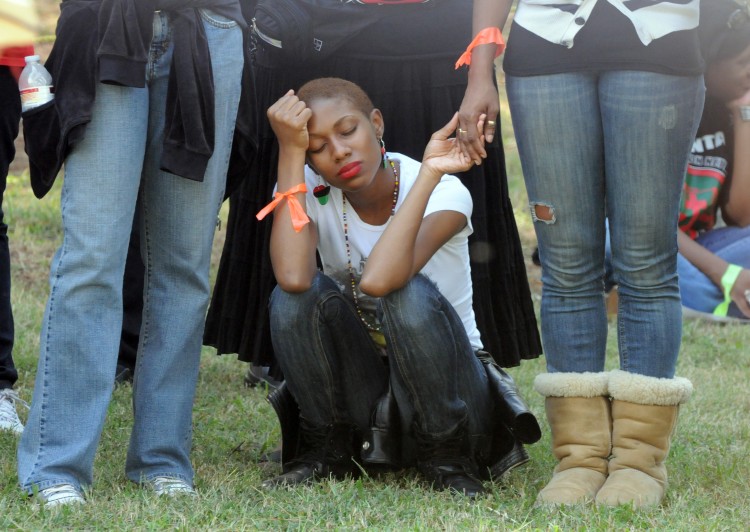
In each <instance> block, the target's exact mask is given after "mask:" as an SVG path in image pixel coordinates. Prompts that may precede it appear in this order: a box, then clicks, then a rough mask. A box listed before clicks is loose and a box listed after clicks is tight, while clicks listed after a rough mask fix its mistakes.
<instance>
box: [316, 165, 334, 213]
mask: <svg viewBox="0 0 750 532" xmlns="http://www.w3.org/2000/svg"><path fill="white" fill-rule="evenodd" d="M315 175H317V176H318V184H317V186H316V187H315V188H314V189H313V196H315V197H316V198H317V199H318V203H320V204H321V205H325V204H326V203H328V194H330V192H331V187H330V185H324V184H323V183H322V181H321V180H322V178H321V177H320V174H318V173H317V172H316V173H315Z"/></svg>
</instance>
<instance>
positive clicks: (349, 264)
mask: <svg viewBox="0 0 750 532" xmlns="http://www.w3.org/2000/svg"><path fill="white" fill-rule="evenodd" d="M388 164H390V165H391V169H392V170H393V177H394V182H393V202H392V203H391V218H393V215H394V214H396V203H397V202H398V191H399V176H398V169H397V168H396V165H395V164H394V163H393V161H391V160H390V159H388ZM341 202H342V204H341V219H342V221H343V222H344V244H345V245H346V264H347V267H348V268H349V281H350V282H351V287H352V299H354V307H355V308H356V309H357V314H359V319H360V320H362V323H364V324H365V327H367V329H369V330H370V331H374V332H380V327H379V326H377V325H375V324H373V323H368V321H367V320H366V319H365V316H364V313H363V312H362V309H361V308H360V307H359V298H358V297H357V283H356V280H355V277H354V267H353V266H352V248H351V244H350V243H349V223H348V221H347V217H346V194H343V193H342V194H341ZM389 219H390V218H389Z"/></svg>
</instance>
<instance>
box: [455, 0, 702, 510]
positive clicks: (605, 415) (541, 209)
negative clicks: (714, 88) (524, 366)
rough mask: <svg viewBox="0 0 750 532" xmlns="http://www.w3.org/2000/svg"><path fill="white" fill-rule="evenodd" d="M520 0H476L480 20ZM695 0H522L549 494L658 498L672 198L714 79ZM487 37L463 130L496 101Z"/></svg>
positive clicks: (510, 89) (524, 106) (670, 366)
mask: <svg viewBox="0 0 750 532" xmlns="http://www.w3.org/2000/svg"><path fill="white" fill-rule="evenodd" d="M511 4H512V2H511V1H510V0H474V21H475V26H474V31H475V33H476V34H479V33H480V32H481V31H482V30H484V29H485V28H487V27H502V25H503V24H504V23H505V20H506V17H507V15H508V12H509V10H510V7H511ZM698 4H699V2H698V0H693V1H685V2H678V3H676V2H667V1H662V2H647V3H643V2H638V1H632V0H573V1H570V2H566V3H565V4H556V3H550V2H536V1H533V0H520V1H519V3H518V6H517V10H516V13H515V15H514V21H513V26H512V28H511V32H510V38H509V43H508V49H507V51H506V53H505V58H504V63H503V66H504V70H505V73H506V84H507V93H508V101H509V104H510V111H511V115H512V118H513V126H514V130H515V135H516V140H517V143H518V150H519V154H520V158H521V163H522V168H523V173H524V178H525V181H526V188H527V191H528V195H529V202H530V210H531V217H532V220H533V222H534V228H535V231H536V234H537V239H538V242H539V255H540V260H541V264H542V268H543V272H542V284H543V289H542V303H541V322H542V325H541V327H542V343H543V347H544V352H545V356H546V359H547V370H548V372H547V373H545V374H542V375H539V376H538V377H537V379H536V381H535V388H536V389H537V391H539V392H540V393H541V394H542V395H543V396H545V398H546V399H545V408H546V412H547V417H548V420H549V424H550V427H551V430H552V446H553V452H554V454H555V456H556V458H557V459H558V461H559V463H558V465H557V467H556V468H555V471H554V474H553V476H552V479H551V481H550V482H549V483H548V484H547V486H546V487H545V488H544V489H543V490H542V491H541V492H540V493H539V496H538V501H539V502H540V503H542V504H550V505H556V504H577V503H584V502H586V501H593V500H596V502H597V504H603V505H618V504H631V503H632V504H633V505H635V506H650V505H656V504H659V503H660V502H661V500H662V498H663V497H664V493H665V489H666V481H667V474H666V467H665V465H664V461H665V459H666V456H667V453H668V450H669V442H670V437H671V435H672V432H673V431H674V428H675V426H676V419H677V411H678V409H679V405H680V404H682V403H684V402H685V401H686V400H687V399H688V397H689V395H690V393H691V390H692V386H691V384H690V382H689V381H688V380H687V379H683V378H680V377H675V367H676V362H677V356H678V352H679V349H680V341H681V331H682V319H681V318H682V315H681V305H680V292H679V287H678V284H677V273H676V264H677V237H676V234H677V212H678V208H679V201H680V191H681V187H682V179H683V176H684V171H685V167H686V164H687V153H688V151H689V149H690V146H691V144H692V142H693V139H694V133H695V129H696V127H697V124H698V119H699V117H700V113H701V109H702V104H703V96H704V87H703V78H702V75H701V69H702V64H701V57H700V50H699V44H698V36H697V29H696V28H697V26H698V19H699V13H698ZM497 52H498V50H497V48H496V46H495V45H494V44H493V45H492V46H489V45H486V44H485V45H481V46H478V47H476V48H475V49H474V52H473V54H472V57H471V67H470V71H469V87H468V89H467V92H466V96H465V99H464V102H463V104H462V107H461V112H460V118H461V126H460V127H461V128H462V130H465V131H466V133H465V134H464V135H459V140H461V141H462V145H463V147H464V149H465V151H466V152H467V153H468V154H469V155H470V156H473V154H474V153H476V152H478V151H480V150H481V149H482V143H481V139H480V137H479V135H480V133H481V132H477V130H476V128H473V127H472V123H474V121H475V119H476V116H478V115H479V114H480V113H486V114H487V115H488V116H490V118H491V117H492V116H493V112H489V111H488V109H490V106H492V107H491V108H492V109H496V108H497V93H496V92H495V90H494V89H493V88H492V83H491V82H492V75H493V69H492V59H493V58H494V57H495V55H496V53H497ZM605 216H606V217H608V218H609V223H610V228H611V235H612V252H613V266H614V271H615V276H616V277H617V279H618V280H619V282H620V291H619V312H618V325H617V331H618V344H619V353H620V369H618V370H615V371H613V372H604V363H605V348H606V342H607V316H606V309H605V301H604V247H605Z"/></svg>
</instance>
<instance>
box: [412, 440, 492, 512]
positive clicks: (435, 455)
mask: <svg viewBox="0 0 750 532" xmlns="http://www.w3.org/2000/svg"><path fill="white" fill-rule="evenodd" d="M414 436H415V438H416V439H417V443H418V445H419V449H420V454H421V456H422V457H421V458H420V459H419V460H418V461H417V469H418V470H419V472H420V473H422V475H424V477H425V478H426V479H427V481H428V482H429V483H430V484H432V487H433V488H434V489H436V490H451V491H453V492H456V493H459V494H461V495H465V496H467V497H470V498H472V499H473V498H475V497H477V496H478V495H481V494H483V493H484V491H485V490H484V486H483V485H482V482H481V481H480V480H479V478H478V477H477V468H476V465H475V464H474V463H473V461H472V460H471V459H469V458H468V457H467V456H465V454H464V453H463V452H462V446H463V445H462V444H463V439H464V438H463V436H464V434H463V430H456V431H455V432H454V433H453V434H451V435H450V436H449V437H447V438H441V439H436V438H433V437H431V436H429V435H427V434H425V433H423V432H421V431H420V430H419V429H417V428H416V427H415V429H414Z"/></svg>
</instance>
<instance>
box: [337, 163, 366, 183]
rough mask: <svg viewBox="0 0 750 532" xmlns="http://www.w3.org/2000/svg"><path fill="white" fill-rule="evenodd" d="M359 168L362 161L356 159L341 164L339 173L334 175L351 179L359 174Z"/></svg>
mask: <svg viewBox="0 0 750 532" xmlns="http://www.w3.org/2000/svg"><path fill="white" fill-rule="evenodd" d="M361 170H362V161H356V162H353V163H349V164H347V165H344V166H342V167H341V170H339V173H338V174H336V175H338V176H339V177H340V178H341V179H351V178H352V177H354V176H356V175H357V174H359V172H360V171H361Z"/></svg>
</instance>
